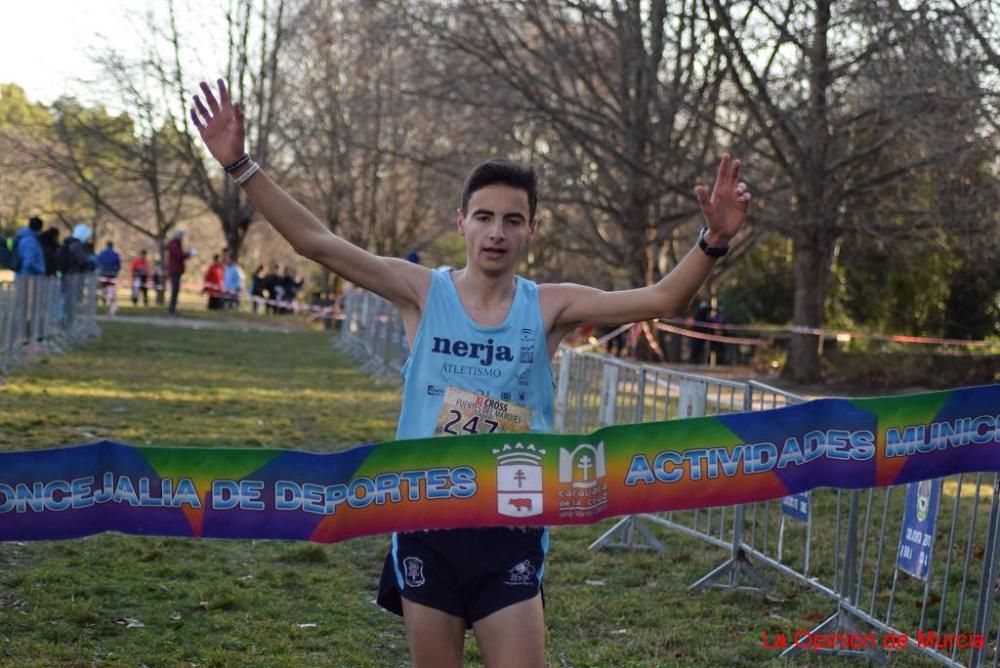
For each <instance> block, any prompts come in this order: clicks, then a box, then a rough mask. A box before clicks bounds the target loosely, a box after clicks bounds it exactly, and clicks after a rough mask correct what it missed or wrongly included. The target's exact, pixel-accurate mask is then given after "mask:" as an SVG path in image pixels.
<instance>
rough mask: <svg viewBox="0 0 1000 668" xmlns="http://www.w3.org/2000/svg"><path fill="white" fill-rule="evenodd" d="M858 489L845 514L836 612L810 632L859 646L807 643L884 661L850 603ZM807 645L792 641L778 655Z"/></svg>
mask: <svg viewBox="0 0 1000 668" xmlns="http://www.w3.org/2000/svg"><path fill="white" fill-rule="evenodd" d="M859 495H860V492H859V491H858V490H856V489H853V490H851V502H850V511H849V514H848V516H847V544H846V546H845V550H844V569H843V571H842V573H841V587H840V592H839V593H840V596H839V600H838V602H837V612H835V613H833V614H832V615H830V616H829V617H828V618H827V619H826V620H824V621H823V622H822V623H820V625H819V626H817V627H816V628H814V629H813V630H812V631H810V632H809V634H810V637H811V636H818V635H823V636H825V635H828V634H836V635H843V636H845V637H847V638H852V639H853V638H857V639H859V642H858V643H857V644H858V645H860V647H854V645H855V643H851V645H852V646H851V647H847V648H844V647H830V648H827V647H822V648H817V647H810V648H809V651H810V652H812V653H815V654H835V655H838V656H863V657H866V658H868V659H870V660H871V661H874V662H875V663H877V664H879V665H885V654H884V653H883V652H882V650H881V649H879V643H878V642H874V643H868V642H867V639H866V636H865V634H864V633H863V632H862V631H861V630H860V624H861V620H860V619H859V618H858V617H857V616H856V615H855V614H854V612H853V611H852V607H853V606H854V604H855V603H857V592H856V590H855V587H854V578H855V577H856V575H857V570H858V497H859ZM805 651H806V649H805V648H804V647H799V646H798V645H793V646H792V647H789V648H788V649H786V650H785V651H784V652H782V653H781V658H783V659H786V660H787V659H792V658H794V657H796V656H798V655H800V654H802V653H803V652H805Z"/></svg>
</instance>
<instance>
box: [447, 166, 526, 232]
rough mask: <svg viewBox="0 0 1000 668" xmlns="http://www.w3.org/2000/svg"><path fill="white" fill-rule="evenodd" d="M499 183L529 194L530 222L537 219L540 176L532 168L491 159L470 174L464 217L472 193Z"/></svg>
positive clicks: (466, 189) (467, 180)
mask: <svg viewBox="0 0 1000 668" xmlns="http://www.w3.org/2000/svg"><path fill="white" fill-rule="evenodd" d="M497 183H500V184H503V185H505V186H510V187H511V188H519V189H520V190H523V191H525V192H526V193H528V220H534V219H535V209H536V208H537V207H538V175H537V174H535V169H534V168H533V167H532V166H530V165H521V164H518V163H516V162H513V161H512V160H507V159H506V158H491V159H489V160H487V161H486V162H484V163H482V164H481V165H479V166H477V167H476V168H475V169H473V170H472V171H471V172H470V173H469V176H468V177H467V178H466V179H465V186H463V188H462V203H461V210H462V215H463V216H464V215H465V214H466V213H468V211H469V200H470V199H471V198H472V193H474V192H476V191H477V190H480V189H482V188H485V187H486V186H492V185H494V184H497Z"/></svg>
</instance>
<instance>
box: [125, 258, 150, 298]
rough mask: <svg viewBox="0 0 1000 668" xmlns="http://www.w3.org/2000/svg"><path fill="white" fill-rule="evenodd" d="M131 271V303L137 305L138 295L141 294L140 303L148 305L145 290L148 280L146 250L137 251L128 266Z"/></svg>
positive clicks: (146, 291) (147, 295)
mask: <svg viewBox="0 0 1000 668" xmlns="http://www.w3.org/2000/svg"><path fill="white" fill-rule="evenodd" d="M129 270H130V271H131V273H132V305H133V306H138V305H139V296H140V295H142V305H143V306H149V292H148V290H147V288H148V287H149V286H148V282H149V261H148V259H147V257H146V250H145V249H143V250H141V251H139V254H138V255H136V256H135V258H134V259H133V260H132V264H131V266H130V267H129Z"/></svg>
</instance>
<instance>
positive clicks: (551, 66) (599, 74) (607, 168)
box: [413, 0, 726, 285]
mask: <svg viewBox="0 0 1000 668" xmlns="http://www.w3.org/2000/svg"><path fill="white" fill-rule="evenodd" d="M445 6H446V7H447V4H446V3H445ZM699 11H700V9H699V7H698V5H697V3H695V2H689V1H687V0H682V1H681V2H677V3H666V2H650V3H645V2H638V1H630V2H618V1H613V2H607V3H603V2H583V1H578V0H531V1H515V2H499V1H489V0H477V1H475V2H469V3H461V4H459V5H458V6H455V7H454V8H453V9H451V10H448V11H446V10H442V9H441V7H438V6H431V7H430V8H428V7H427V6H424V7H423V8H422V9H421V10H414V11H413V13H414V16H415V17H416V18H417V19H418V20H419V21H420V22H421V23H422V25H424V26H426V27H427V29H428V30H429V31H430V33H431V34H432V35H433V36H434V38H435V40H436V42H437V45H438V46H440V47H441V48H446V49H450V50H452V51H455V52H457V53H460V54H462V56H463V57H464V63H462V65H461V68H460V69H459V70H458V71H451V72H449V73H448V75H449V81H450V82H451V86H452V87H453V90H454V95H455V96H456V97H457V98H459V99H460V100H461V101H462V102H464V103H466V104H467V105H470V106H471V107H473V108H476V109H491V108H492V109H493V110H496V109H501V110H502V111H503V113H505V114H506V115H507V116H508V117H510V118H512V119H513V120H514V123H513V124H512V125H513V127H512V131H513V133H514V137H515V138H516V139H517V140H518V142H519V143H520V145H521V147H522V148H521V157H523V158H527V159H530V160H532V161H533V162H537V163H541V164H542V165H543V166H544V171H545V174H546V175H547V180H546V191H547V193H548V195H547V197H546V200H547V201H548V202H549V203H550V205H551V206H550V207H549V208H548V209H547V211H548V213H549V215H550V216H551V218H552V219H553V221H554V222H555V224H556V226H557V227H558V228H559V229H560V230H563V231H567V232H568V231H569V230H572V232H573V233H571V234H570V233H564V234H561V235H560V236H559V238H558V241H557V243H558V244H559V246H560V247H559V248H556V247H553V246H552V245H549V246H548V247H545V246H543V247H541V248H539V249H537V251H538V252H540V253H544V254H550V255H552V254H560V253H568V254H572V255H574V256H577V257H579V256H580V255H581V254H585V255H586V256H587V257H588V258H590V259H591V260H592V261H597V262H600V263H601V265H602V266H603V268H604V270H605V271H606V272H608V273H610V274H615V273H624V275H625V277H626V282H627V283H630V284H632V285H641V284H649V283H651V282H653V281H655V280H656V279H657V278H658V258H659V255H660V251H661V250H662V248H663V246H664V244H665V243H667V242H668V241H669V240H670V239H671V237H672V234H673V232H674V230H675V228H676V227H677V226H678V225H680V224H681V223H682V222H685V221H687V220H690V219H691V218H692V217H693V216H694V215H695V214H696V213H697V210H698V209H697V206H696V203H695V201H694V199H693V195H692V192H691V191H692V188H693V186H694V185H695V183H696V182H697V180H698V179H699V178H700V177H702V176H704V175H705V174H706V173H707V172H708V171H709V168H708V167H707V165H708V164H709V163H711V162H713V161H714V160H715V158H716V157H717V153H718V151H717V150H716V147H717V146H718V143H719V141H718V140H719V138H720V137H725V136H726V130H725V129H724V128H722V127H721V126H719V125H717V124H716V123H715V106H716V103H717V100H718V99H719V85H720V80H721V78H722V76H721V75H722V69H721V66H720V61H719V59H718V58H717V57H716V54H715V53H714V52H713V51H712V49H711V41H710V40H705V39H704V37H705V35H704V23H703V22H702V21H700V19H699V16H698V13H699ZM551 241H552V240H551V239H550V242H551ZM623 269H624V272H623Z"/></svg>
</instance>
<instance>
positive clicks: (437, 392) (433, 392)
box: [427, 385, 444, 397]
mask: <svg viewBox="0 0 1000 668" xmlns="http://www.w3.org/2000/svg"><path fill="white" fill-rule="evenodd" d="M427 395H428V396H431V397H443V396H444V388H443V387H437V386H436V385H428V386H427Z"/></svg>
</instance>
